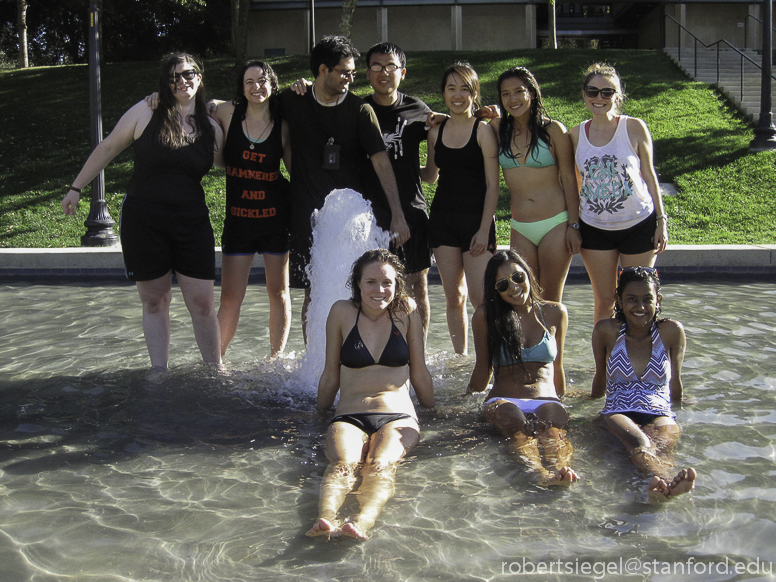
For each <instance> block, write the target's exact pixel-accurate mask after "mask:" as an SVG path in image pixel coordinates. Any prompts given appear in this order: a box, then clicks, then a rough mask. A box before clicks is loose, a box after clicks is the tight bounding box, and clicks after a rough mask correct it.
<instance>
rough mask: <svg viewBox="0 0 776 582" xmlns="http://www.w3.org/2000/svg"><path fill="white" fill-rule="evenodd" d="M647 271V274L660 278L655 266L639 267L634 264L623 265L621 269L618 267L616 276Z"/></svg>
mask: <svg viewBox="0 0 776 582" xmlns="http://www.w3.org/2000/svg"><path fill="white" fill-rule="evenodd" d="M641 272H644V273H647V274H649V275H654V277H655V279H658V280H659V279H660V277H658V275H657V269H656V268H655V267H641V266H635V267H625V268H623V269H620V274H619V276H618V277H621V276H622V274H623V273H641Z"/></svg>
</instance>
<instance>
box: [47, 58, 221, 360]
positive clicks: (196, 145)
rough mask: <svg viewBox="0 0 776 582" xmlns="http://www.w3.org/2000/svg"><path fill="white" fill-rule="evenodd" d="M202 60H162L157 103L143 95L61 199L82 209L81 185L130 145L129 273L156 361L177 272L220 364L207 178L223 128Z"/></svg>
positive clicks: (205, 352) (124, 227) (199, 337)
mask: <svg viewBox="0 0 776 582" xmlns="http://www.w3.org/2000/svg"><path fill="white" fill-rule="evenodd" d="M206 103H207V101H206V99H205V97H204V86H203V84H202V66H201V65H200V63H199V61H198V60H197V59H196V58H195V57H193V56H191V55H188V54H185V53H180V54H173V55H170V56H169V57H166V58H165V59H164V61H163V62H162V70H161V77H160V87H159V107H158V108H157V109H156V111H154V110H152V109H150V108H149V107H148V106H147V105H146V104H145V102H143V101H140V102H139V103H137V104H136V105H135V106H133V107H132V108H131V109H130V110H129V111H127V112H126V113H125V114H124V115H123V116H122V118H121V119H120V120H119V122H118V124H116V127H115V128H114V130H113V131H112V132H111V133H110V135H108V136H107V137H106V138H105V139H104V140H103V141H102V142H101V143H100V144H99V145H98V146H97V147H96V148H95V149H94V151H93V152H92V154H91V155H90V156H89V159H88V160H87V161H86V164H84V167H83V168H82V169H81V171H80V173H79V174H78V176H77V177H76V179H75V180H74V181H73V185H72V186H71V187H70V188H69V189H68V192H67V195H66V196H65V198H64V199H63V200H62V209H63V210H64V212H65V214H69V215H75V213H76V207H77V205H78V198H79V194H80V192H81V189H83V188H85V187H86V186H87V185H88V184H89V183H90V182H91V181H92V180H94V178H96V177H97V175H98V174H99V173H100V172H101V171H102V170H104V169H105V167H106V166H107V165H108V164H109V163H110V161H111V160H112V159H113V158H114V157H115V156H117V155H118V154H119V153H120V152H122V151H123V150H125V149H126V148H127V147H129V146H130V145H134V149H135V168H134V173H133V175H132V178H131V180H130V183H129V184H128V186H127V196H126V197H125V199H124V203H123V205H122V209H121V229H120V234H121V246H122V252H123V254H124V264H125V267H126V271H127V277H128V278H129V279H130V280H132V281H136V283H137V289H138V293H139V294H140V300H141V302H142V304H143V334H144V336H145V340H146V345H147V346H148V353H149V355H150V357H151V365H152V366H153V367H154V368H155V369H166V368H167V365H168V359H169V346H170V321H169V306H170V300H171V298H172V273H173V272H175V274H176V277H177V280H178V284H179V285H180V288H181V291H182V293H183V297H184V299H185V303H186V307H187V308H188V310H189V313H190V314H191V320H192V323H193V326H194V336H195V337H196V341H197V345H198V346H199V350H200V353H201V355H202V359H203V360H204V361H205V362H206V363H210V364H215V365H220V364H221V349H220V344H221V341H220V334H219V328H218V319H217V317H216V312H215V307H214V304H213V283H214V280H215V241H214V239H213V229H212V226H211V225H210V218H209V215H208V209H207V206H206V205H205V194H204V191H203V189H202V185H201V184H200V180H201V179H202V177H203V176H204V175H205V174H206V173H207V172H208V171H209V170H210V168H211V166H212V165H213V163H214V161H215V163H216V165H218V166H219V167H223V159H222V150H223V132H222V131H221V128H220V127H218V124H217V123H215V122H214V121H212V120H211V119H210V117H209V116H208V115H207V105H206Z"/></svg>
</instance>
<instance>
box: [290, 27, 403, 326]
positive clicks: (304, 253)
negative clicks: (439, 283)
mask: <svg viewBox="0 0 776 582" xmlns="http://www.w3.org/2000/svg"><path fill="white" fill-rule="evenodd" d="M358 56H359V53H358V51H357V50H356V48H355V47H354V46H353V45H351V44H350V42H349V41H348V39H347V38H345V37H342V36H327V37H324V38H323V40H321V42H319V43H318V44H317V45H315V47H314V48H313V50H312V53H311V54H310V70H311V72H312V74H313V75H314V76H315V82H314V83H313V85H312V87H311V90H309V91H307V92H306V94H305V95H297V94H296V93H294V92H293V91H291V90H290V89H287V90H285V91H283V92H282V93H280V102H279V108H278V113H279V115H280V117H282V118H283V119H284V120H285V121H286V122H287V123H288V128H289V134H290V137H291V151H292V162H291V204H292V214H291V224H290V232H291V242H290V255H289V260H290V269H289V275H290V279H291V286H292V287H295V288H300V287H304V288H305V303H304V305H303V308H302V325H303V326H304V324H305V319H306V313H307V306H308V304H309V300H310V289H309V281H307V277H306V275H305V267H306V266H307V264H308V263H309V261H310V246H311V244H312V226H311V224H310V217H311V215H312V213H313V211H314V210H316V209H319V208H321V207H322V206H323V203H324V200H325V199H326V196H328V195H329V193H330V192H331V191H332V190H335V189H337V188H352V189H353V190H356V191H357V192H362V193H363V191H364V183H363V173H364V172H363V171H364V164H365V163H366V162H365V161H366V160H367V159H369V160H370V162H371V164H369V165H370V166H371V168H372V170H373V172H374V173H375V175H376V176H377V177H378V180H379V183H380V185H381V187H382V188H383V190H384V191H385V193H386V195H387V203H388V206H389V212H390V219H389V222H390V230H391V234H392V236H393V239H394V240H395V241H396V242H397V243H398V244H403V243H404V242H405V241H406V240H407V239H408V238H409V227H408V226H407V223H406V221H405V219H404V214H403V212H402V209H401V208H402V207H401V203H400V201H399V194H398V191H397V188H396V179H395V177H394V174H393V169H392V167H391V162H390V161H389V159H388V154H386V152H385V145H384V143H383V139H382V134H381V132H380V126H379V124H378V122H377V118H376V117H375V114H374V111H373V110H372V108H371V107H370V106H369V105H367V104H366V103H364V101H363V100H362V99H360V98H359V97H356V96H355V95H353V94H351V93H350V92H349V91H348V86H349V85H350V82H351V81H352V80H353V78H354V77H355V74H356V71H355V59H356V58H358Z"/></svg>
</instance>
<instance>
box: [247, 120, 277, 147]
mask: <svg viewBox="0 0 776 582" xmlns="http://www.w3.org/2000/svg"><path fill="white" fill-rule="evenodd" d="M243 121H244V122H245V135H246V137H247V138H248V141H249V142H251V145H250V146H249V147H250V149H253V148H254V147H255V146H254V144H257V143H261V138H263V137H264V134H265V133H267V129H269V128H270V127H272V119H270V120H269V122H268V123H267V125H265V126H264V129H263V130H262V131H261V133H260V134H259V137H257V138H256V139H253V138H252V137H251V132H250V131H249V130H248V118H247V117H246V118H245V119H244V120H243Z"/></svg>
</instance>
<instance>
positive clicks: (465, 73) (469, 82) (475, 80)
mask: <svg viewBox="0 0 776 582" xmlns="http://www.w3.org/2000/svg"><path fill="white" fill-rule="evenodd" d="M453 73H455V74H456V75H458V76H459V77H461V80H462V81H463V84H464V85H466V86H467V87H468V88H469V91H471V92H472V106H473V108H474V110H473V111H472V114H474V113H475V112H476V111H478V110H479V109H480V108H481V107H482V91H480V77H479V75H477V71H475V70H474V68H473V67H472V66H471V65H470V64H469V63H467V62H465V61H458V62H457V63H454V64H452V65H450V66H449V67H447V68H446V69H445V72H444V74H443V75H442V83H441V85H440V91H441V93H442V95H443V96H444V94H445V87H446V86H447V78H448V77H449V76H450V75H452V74H453Z"/></svg>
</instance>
